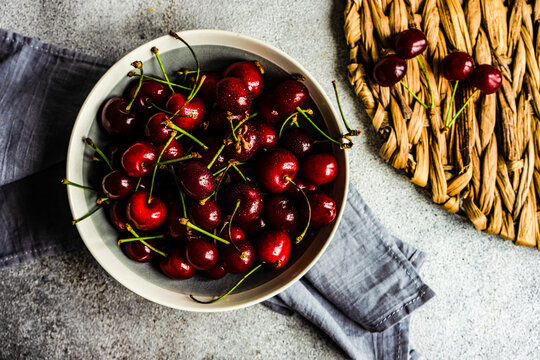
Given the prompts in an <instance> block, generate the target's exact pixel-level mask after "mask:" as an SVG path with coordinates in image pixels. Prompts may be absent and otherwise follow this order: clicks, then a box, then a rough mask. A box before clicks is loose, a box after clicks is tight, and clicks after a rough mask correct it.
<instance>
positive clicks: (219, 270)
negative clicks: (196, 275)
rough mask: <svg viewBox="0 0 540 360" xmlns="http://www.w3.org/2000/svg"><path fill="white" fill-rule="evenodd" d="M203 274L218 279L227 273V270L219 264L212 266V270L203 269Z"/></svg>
mask: <svg viewBox="0 0 540 360" xmlns="http://www.w3.org/2000/svg"><path fill="white" fill-rule="evenodd" d="M202 274H203V275H204V276H206V277H207V278H209V279H212V280H218V279H221V278H222V277H224V276H225V275H227V270H225V268H224V267H223V266H221V265H219V264H217V265H216V266H214V267H213V268H211V269H210V270H207V271H203V272H202Z"/></svg>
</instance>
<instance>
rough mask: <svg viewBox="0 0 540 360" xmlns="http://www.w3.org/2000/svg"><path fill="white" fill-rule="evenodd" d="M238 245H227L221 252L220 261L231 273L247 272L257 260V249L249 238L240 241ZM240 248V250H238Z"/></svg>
mask: <svg viewBox="0 0 540 360" xmlns="http://www.w3.org/2000/svg"><path fill="white" fill-rule="evenodd" d="M235 245H236V247H235V246H233V245H232V244H231V245H227V246H226V247H225V248H224V249H223V250H222V251H221V253H220V256H219V263H220V264H221V266H223V267H224V268H225V270H227V272H229V273H231V274H241V273H243V272H246V271H247V270H248V269H249V268H250V267H251V265H253V263H254V262H255V249H254V248H253V245H251V243H250V242H249V241H247V240H244V241H238V242H237V243H235ZM237 248H238V250H240V252H239V251H238V250H237Z"/></svg>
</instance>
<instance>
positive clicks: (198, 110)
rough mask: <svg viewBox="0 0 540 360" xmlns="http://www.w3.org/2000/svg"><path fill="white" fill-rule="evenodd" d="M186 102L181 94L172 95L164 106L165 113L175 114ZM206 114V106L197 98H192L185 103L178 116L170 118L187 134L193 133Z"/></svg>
mask: <svg viewBox="0 0 540 360" xmlns="http://www.w3.org/2000/svg"><path fill="white" fill-rule="evenodd" d="M186 101H187V98H186V97H185V96H184V95H182V94H181V93H176V94H172V95H171V97H169V100H167V104H166V105H165V107H166V109H167V111H170V112H172V113H173V114H176V112H177V111H178V109H180V108H182V106H183V105H184V104H185V102H186ZM205 113H206V105H205V104H204V101H202V100H201V99H200V98H198V97H194V98H193V99H192V100H191V101H190V102H189V103H187V104H186V105H185V106H184V107H183V108H182V110H180V111H178V114H177V115H176V116H175V117H173V118H172V122H173V123H174V124H175V125H176V126H178V127H179V128H181V129H184V130H186V131H187V132H190V133H191V132H193V131H195V130H196V129H197V128H198V127H199V125H200V124H201V122H202V121H203V119H204V115H205Z"/></svg>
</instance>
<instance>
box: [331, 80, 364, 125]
mask: <svg viewBox="0 0 540 360" xmlns="http://www.w3.org/2000/svg"><path fill="white" fill-rule="evenodd" d="M332 86H333V87H334V94H335V95H336V101H337V105H338V109H339V113H340V115H341V120H343V123H344V124H345V128H346V129H347V131H348V132H349V133H350V134H351V133H355V134H356V133H357V132H358V130H352V129H351V128H350V126H349V124H347V120H345V115H343V109H342V108H341V102H340V101H339V94H338V90H337V84H336V80H332Z"/></svg>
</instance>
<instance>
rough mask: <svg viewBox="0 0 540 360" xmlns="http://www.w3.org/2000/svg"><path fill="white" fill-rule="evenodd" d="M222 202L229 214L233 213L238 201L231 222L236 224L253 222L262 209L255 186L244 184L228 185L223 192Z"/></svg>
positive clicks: (259, 194)
mask: <svg viewBox="0 0 540 360" xmlns="http://www.w3.org/2000/svg"><path fill="white" fill-rule="evenodd" d="M224 200H225V206H226V207H227V210H228V212H229V213H232V212H233V211H234V208H235V207H236V202H237V201H240V205H239V206H238V209H237V210H236V214H235V215H234V220H233V221H234V222H236V223H238V224H244V223H246V222H248V221H251V220H254V219H255V218H256V217H257V216H259V214H260V213H261V212H262V209H263V197H262V194H261V191H260V190H259V188H258V187H256V186H255V185H253V184H250V183H246V182H241V183H236V184H232V185H229V186H228V187H227V189H226V191H225V194H224Z"/></svg>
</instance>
